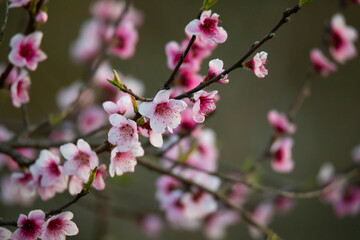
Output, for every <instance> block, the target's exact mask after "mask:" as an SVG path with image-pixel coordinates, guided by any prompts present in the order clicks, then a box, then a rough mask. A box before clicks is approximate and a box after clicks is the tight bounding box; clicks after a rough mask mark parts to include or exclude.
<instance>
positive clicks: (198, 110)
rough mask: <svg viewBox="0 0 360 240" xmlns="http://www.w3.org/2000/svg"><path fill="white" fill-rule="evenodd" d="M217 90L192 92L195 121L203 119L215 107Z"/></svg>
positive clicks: (202, 120) (200, 121) (198, 121)
mask: <svg viewBox="0 0 360 240" xmlns="http://www.w3.org/2000/svg"><path fill="white" fill-rule="evenodd" d="M217 93H218V91H216V90H215V91H212V92H210V93H208V92H205V91H203V90H200V91H198V92H196V93H194V101H195V104H194V106H193V112H194V115H193V118H194V121H195V122H197V123H202V122H204V121H205V116H207V115H208V114H210V113H212V112H213V111H214V110H215V109H216V105H215V101H216V97H217Z"/></svg>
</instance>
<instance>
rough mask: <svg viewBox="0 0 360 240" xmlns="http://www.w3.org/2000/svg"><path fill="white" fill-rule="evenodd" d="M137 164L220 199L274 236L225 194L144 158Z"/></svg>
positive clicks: (263, 231) (249, 221)
mask: <svg viewBox="0 0 360 240" xmlns="http://www.w3.org/2000/svg"><path fill="white" fill-rule="evenodd" d="M137 162H138V163H139V165H142V166H143V167H145V168H147V169H150V170H152V171H155V172H158V173H161V174H166V175H168V176H171V177H174V178H176V179H177V180H179V181H181V182H183V183H184V184H187V185H191V186H195V187H197V188H199V189H201V190H203V191H204V192H206V193H208V194H210V195H212V196H213V197H214V198H215V199H218V200H219V201H221V202H223V203H224V204H225V205H226V206H227V207H229V208H232V209H234V210H236V211H238V212H239V213H240V214H241V216H242V218H243V219H244V220H245V221H246V222H248V223H249V224H250V225H251V226H253V227H255V228H257V229H258V230H259V231H261V232H262V234H264V236H267V237H272V236H274V232H273V231H272V230H271V229H269V228H267V227H265V226H261V225H260V224H258V223H257V222H256V221H255V220H253V219H252V217H251V213H250V212H248V211H247V210H246V209H244V208H242V207H240V206H237V205H235V204H233V203H231V202H230V201H229V200H228V199H227V197H226V196H225V195H223V194H221V193H219V192H216V191H213V190H210V189H208V188H206V187H204V186H202V185H200V184H198V183H196V182H193V181H191V180H189V179H186V178H184V177H182V176H179V175H177V174H174V173H173V172H170V171H168V170H166V169H164V168H162V167H160V166H158V165H157V164H154V163H152V162H149V161H146V160H144V159H142V158H138V159H137Z"/></svg>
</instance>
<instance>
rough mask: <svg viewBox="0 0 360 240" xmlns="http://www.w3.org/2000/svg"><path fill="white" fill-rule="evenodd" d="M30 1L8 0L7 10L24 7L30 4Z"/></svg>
mask: <svg viewBox="0 0 360 240" xmlns="http://www.w3.org/2000/svg"><path fill="white" fill-rule="evenodd" d="M31 1H32V0H10V1H9V2H10V5H9V8H16V7H25V6H27V5H28V4H29V2H31Z"/></svg>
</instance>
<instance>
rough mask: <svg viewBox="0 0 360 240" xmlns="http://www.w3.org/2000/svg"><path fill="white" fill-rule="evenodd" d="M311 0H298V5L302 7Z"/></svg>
mask: <svg viewBox="0 0 360 240" xmlns="http://www.w3.org/2000/svg"><path fill="white" fill-rule="evenodd" d="M311 1H312V0H300V1H299V7H303V6H305V5H306V4H308V3H310V2H311Z"/></svg>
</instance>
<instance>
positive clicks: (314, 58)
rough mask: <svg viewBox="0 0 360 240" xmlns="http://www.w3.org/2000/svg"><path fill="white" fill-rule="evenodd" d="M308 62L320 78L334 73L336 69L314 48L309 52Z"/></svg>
mask: <svg viewBox="0 0 360 240" xmlns="http://www.w3.org/2000/svg"><path fill="white" fill-rule="evenodd" d="M310 60H311V63H312V65H313V69H314V71H315V72H317V73H320V74H321V76H323V77H327V76H328V75H329V74H330V73H332V72H335V71H336V70H337V67H336V65H335V64H334V63H332V62H331V61H330V60H329V59H327V57H325V56H324V54H323V53H322V52H321V50H320V49H318V48H314V49H312V50H311V52H310Z"/></svg>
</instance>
